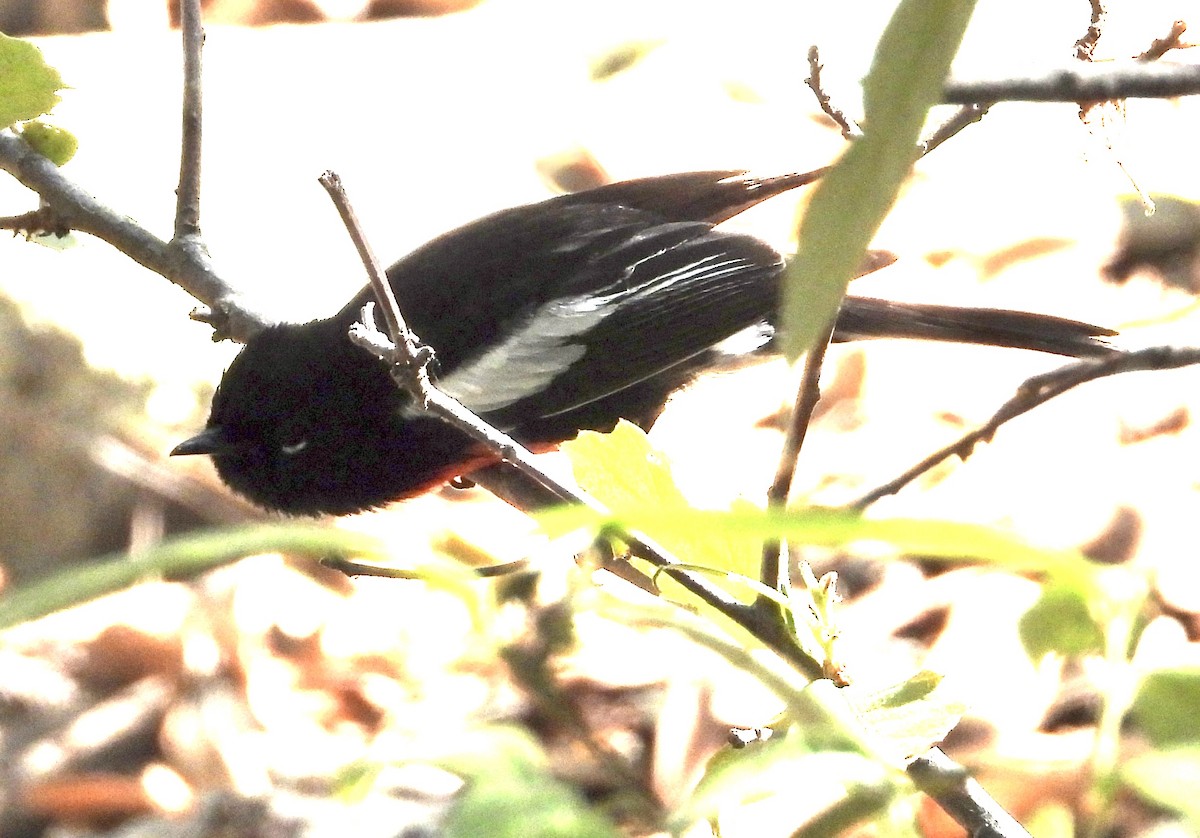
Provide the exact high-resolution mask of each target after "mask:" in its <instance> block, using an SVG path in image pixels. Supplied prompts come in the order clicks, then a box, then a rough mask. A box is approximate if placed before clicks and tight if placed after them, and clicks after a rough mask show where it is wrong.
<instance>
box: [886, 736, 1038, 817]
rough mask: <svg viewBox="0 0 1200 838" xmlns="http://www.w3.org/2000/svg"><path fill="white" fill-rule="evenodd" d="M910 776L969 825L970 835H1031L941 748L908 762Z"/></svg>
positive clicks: (951, 812)
mask: <svg viewBox="0 0 1200 838" xmlns="http://www.w3.org/2000/svg"><path fill="white" fill-rule="evenodd" d="M908 776H909V777H910V778H911V779H912V781H913V782H914V783H915V784H916V786H917V788H919V789H920V790H921V791H923V792H925V794H927V795H929V796H930V797H932V798H933V799H934V800H936V801H937V803H938V805H939V806H941V807H942V809H943V810H944V811H945V812H946V814H947V815H949V816H950V817H952V818H953V819H954V820H955V822H956V823H958V824H959V825H960V826H963V827H964V828H967V829H969V830H970V835H971V838H1029V833H1028V832H1027V831H1026V830H1025V827H1023V826H1021V824H1020V823H1018V822H1017V820H1016V818H1014V817H1013V816H1012V815H1010V814H1009V813H1008V812H1006V811H1005V810H1004V809H1003V808H1002V807H1001V806H1000V805H999V804H998V803H996V801H995V800H993V799H992V798H991V796H990V795H989V794H988V793H987V791H986V790H985V789H984V788H983V786H981V785H980V784H979V782H978V781H977V780H975V779H974V778H973V777H972V776H971V775H970V774H969V773H968V772H967V770H966V769H965V768H963V767H962V766H961V765H959V764H958V763H956V762H955V761H954V760H952V759H950V757H948V756H946V755H945V754H944V753H943V752H942V751H941V750H940V749H938V748H934V749H932V750H931V751H929V752H928V753H926V754H925V755H924V756H921V757H918V758H917V759H914V760H913V761H912V762H911V763H909V766H908Z"/></svg>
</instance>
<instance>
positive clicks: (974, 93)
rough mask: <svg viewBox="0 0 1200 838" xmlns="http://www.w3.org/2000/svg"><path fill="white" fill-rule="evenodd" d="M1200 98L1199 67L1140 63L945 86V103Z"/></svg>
mask: <svg viewBox="0 0 1200 838" xmlns="http://www.w3.org/2000/svg"><path fill="white" fill-rule="evenodd" d="M1196 94H1200V64H1168V63H1164V62H1156V63H1147V62H1141V61H1127V62H1107V63H1104V64H1085V63H1082V62H1080V63H1079V64H1075V65H1071V66H1070V67H1064V68H1062V69H1057V70H1049V71H1047V72H1045V73H1042V74H1040V75H1034V76H1026V77H1017V78H1008V79H980V80H964V79H958V80H955V79H951V80H950V81H948V82H946V87H945V90H944V91H943V93H942V102H944V103H946V104H950V105H969V104H972V103H976V102H1101V101H1105V100H1108V99H1166V98H1170V97H1172V96H1194V95H1196Z"/></svg>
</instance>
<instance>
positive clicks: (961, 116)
mask: <svg viewBox="0 0 1200 838" xmlns="http://www.w3.org/2000/svg"><path fill="white" fill-rule="evenodd" d="M993 104H995V103H994V102H977V103H974V104H970V105H963V106H962V107H961V108H959V109H958V110H957V111H955V112H954V113H953V115H951V116H950V118H949V119H947V120H945V121H944V122H943V123H942V124H941V125H939V126H938V127H937V128H934V129H933V131H932V132H930V134H929V136H927V137H926V138H925V139H923V140H921V141H920V142H919V143H917V151H918V152H919V153H920V155H921V156H922V157H924V156H925V155H926V154H929V152H931V151H933V150H934V149H935V148H937V147H938V146H940V145H941V144H942V143H944V142H946V140H948V139H950V138H951V137H953V136H955V135H956V134H958V133H959V132H960V131H962V130H963V129H964V128H966V127H967V126H969V125H974V124H975V123H976V122H978V121H979V120H981V119H983V118H984V117H985V116H987V112H988V109H989V108H991V106H992V105H993Z"/></svg>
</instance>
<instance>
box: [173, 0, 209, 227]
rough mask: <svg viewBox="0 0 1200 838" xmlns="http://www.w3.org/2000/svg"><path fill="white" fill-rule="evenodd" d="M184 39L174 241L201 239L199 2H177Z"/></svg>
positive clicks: (201, 35) (201, 37) (201, 41)
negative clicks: (181, 112) (181, 124)
mask: <svg viewBox="0 0 1200 838" xmlns="http://www.w3.org/2000/svg"><path fill="white" fill-rule="evenodd" d="M179 16H180V24H179V28H180V32H181V33H182V37H183V133H182V137H181V140H180V153H179V188H178V189H176V190H175V238H176V239H178V240H187V239H198V238H199V236H200V150H201V149H200V140H201V136H202V133H203V132H202V129H203V108H202V105H203V95H202V87H201V83H200V82H201V80H200V58H201V53H202V52H203V50H204V28H203V26H202V25H201V18H200V0H180V3H179Z"/></svg>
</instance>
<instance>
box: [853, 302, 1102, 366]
mask: <svg viewBox="0 0 1200 838" xmlns="http://www.w3.org/2000/svg"><path fill="white" fill-rule="evenodd" d="M1115 334H1116V332H1114V331H1112V330H1111V329H1104V328H1101V327H1100V326H1093V325H1092V324H1090V323H1081V322H1080V321H1078V320H1066V319H1064V318H1062V317H1052V316H1050V315H1048V314H1032V313H1030V312H1024V311H1009V310H1006V309H997V308H964V307H959V306H939V305H926V304H921V303H896V302H892V301H890V300H878V299H874V298H872V297H847V298H846V301H845V302H844V303H843V304H842V310H841V313H840V314H839V315H838V319H837V328H836V329H835V330H834V340H836V341H847V340H863V339H867V338H911V339H914V340H944V341H952V342H955V343H976V344H982V345H985V346H1007V347H1012V348H1014V349H1031V350H1034V351H1036V352H1049V353H1052V354H1054V355H1067V356H1069V357H1072V358H1099V357H1103V356H1105V355H1109V354H1111V353H1113V352H1116V351H1117V350H1116V349H1114V348H1113V347H1112V346H1110V345H1108V344H1107V343H1105V342H1104V341H1103V340H1102V338H1105V337H1111V336H1112V335H1115Z"/></svg>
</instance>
